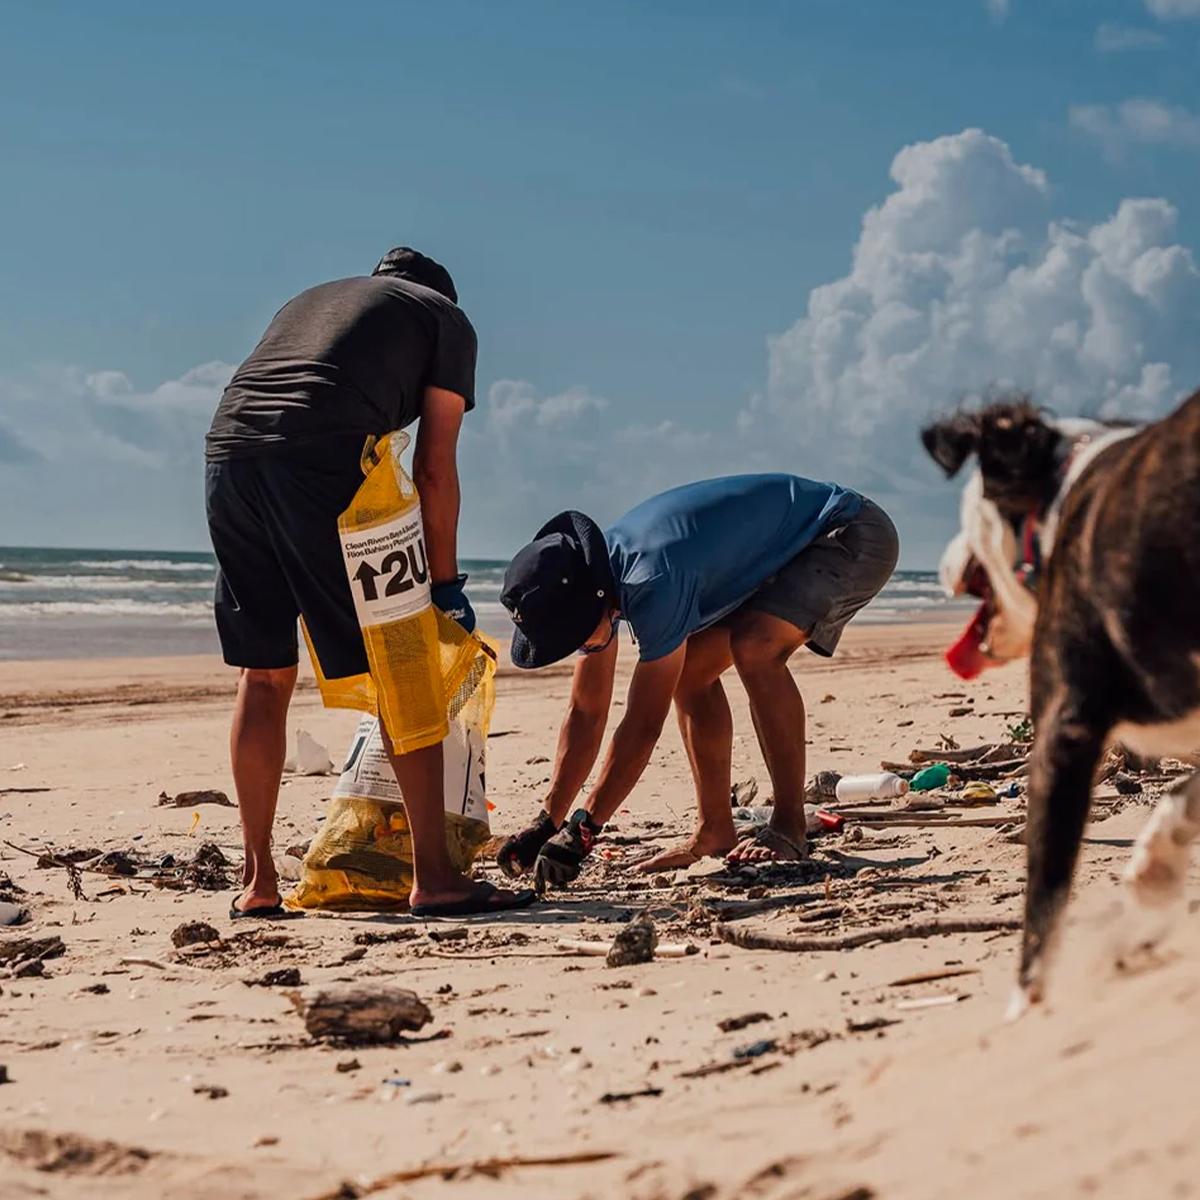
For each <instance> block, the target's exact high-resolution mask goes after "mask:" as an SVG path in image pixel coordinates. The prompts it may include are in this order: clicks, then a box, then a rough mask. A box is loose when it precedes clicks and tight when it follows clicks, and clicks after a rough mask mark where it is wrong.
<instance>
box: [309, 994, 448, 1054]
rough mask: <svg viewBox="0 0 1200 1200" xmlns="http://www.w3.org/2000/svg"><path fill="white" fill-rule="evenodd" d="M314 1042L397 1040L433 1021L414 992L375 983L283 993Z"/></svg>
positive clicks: (362, 1042)
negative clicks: (298, 1014) (301, 1019)
mask: <svg viewBox="0 0 1200 1200" xmlns="http://www.w3.org/2000/svg"><path fill="white" fill-rule="evenodd" d="M287 995H288V999H290V1000H291V1002H292V1003H293V1004H294V1005H295V1006H296V1009H297V1011H298V1012H299V1013H300V1015H301V1016H302V1017H303V1018H304V1028H305V1029H306V1030H307V1031H308V1034H309V1036H310V1037H313V1038H316V1039H317V1040H318V1041H331V1042H339V1043H344V1044H347V1045H364V1044H369V1043H373V1042H374V1043H385V1042H395V1041H398V1040H399V1038H400V1036H401V1035H402V1034H404V1033H415V1032H416V1031H417V1030H419V1029H422V1028H424V1026H426V1025H427V1024H429V1022H430V1021H432V1020H433V1014H432V1013H431V1012H430V1011H429V1009H428V1007H427V1006H426V1005H425V1004H424V1003H423V1002H422V1000H421V999H420V997H419V996H417V994H416V993H415V992H410V991H408V990H407V989H406V988H397V987H382V986H379V985H376V984H362V983H351V984H328V985H326V986H324V987H311V988H307V989H305V990H304V991H298V992H289V993H287Z"/></svg>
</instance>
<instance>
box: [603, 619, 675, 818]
mask: <svg viewBox="0 0 1200 1200" xmlns="http://www.w3.org/2000/svg"><path fill="white" fill-rule="evenodd" d="M686 655H687V643H686V642H685V643H684V644H683V645H682V646H680V647H679V648H678V649H677V650H673V651H672V652H671V653H670V654H668V655H666V656H665V657H663V658H656V659H654V661H653V662H640V663H638V665H637V666H636V667H635V668H634V670H633V679H632V680H631V681H630V684H629V698H628V700H627V701H626V705H625V716H624V717H623V718H622V719H621V723H620V724H619V725H618V726H617V728H616V730H615V732H614V733H613V738H612V744H611V745H610V746H609V748H608V757H607V758H606V759H605V760H604V767H603V769H602V770H601V772H600V779H599V781H598V782H597V784H596V787H595V790H594V791H593V792H592V794H591V797H590V798H589V800H588V813H589V815H590V816H591V819H592V823H593V824H594V825H603V824H605V822H607V821H608V820H610V819H611V818H612V815H613V813H615V812H616V811H617V809H618V808H620V807H621V805H622V804H624V803H625V800H626V798H627V797H628V795H629V793H630V792H632V791H633V789H634V787H635V786H636V785H637V781H638V780H639V779H641V777H642V772H643V771H645V769H646V765H647V764H648V763H649V761H650V756H651V755H652V754H653V753H654V747H655V746H656V745H657V744H658V739H659V737H660V736H661V735H662V729H663V724H664V723H665V722H666V719H667V714H668V713H669V712H670V711H671V701H672V700H673V699H674V698H675V688H676V686H677V685H678V683H679V676H680V675H681V674H682V672H683V660H684V658H685V657H686Z"/></svg>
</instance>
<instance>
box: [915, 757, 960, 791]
mask: <svg viewBox="0 0 1200 1200" xmlns="http://www.w3.org/2000/svg"><path fill="white" fill-rule="evenodd" d="M949 782H950V768H949V767H948V766H947V765H946V764H945V763H936V764H935V765H934V766H932V767H925V768H924V769H923V770H920V771H918V772H917V773H916V774H915V775H914V776H913V777H912V783H911V784H910V785H909V786H910V787H911V788H912V790H913V791H914V792H932V791H935V790H936V789H937V788H944V787H945V786H946V785H947V784H948V783H949Z"/></svg>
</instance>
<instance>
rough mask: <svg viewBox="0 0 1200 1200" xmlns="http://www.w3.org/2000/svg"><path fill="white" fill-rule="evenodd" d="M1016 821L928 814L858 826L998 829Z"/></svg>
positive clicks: (1013, 818)
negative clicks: (957, 817) (953, 817)
mask: <svg viewBox="0 0 1200 1200" xmlns="http://www.w3.org/2000/svg"><path fill="white" fill-rule="evenodd" d="M1016 819H1017V818H1015V817H1013V816H1012V815H1011V814H1010V815H1009V816H1007V817H961V818H959V819H958V820H954V819H952V818H950V819H948V818H946V817H935V816H933V815H932V814H930V815H928V816H925V817H901V818H898V819H895V818H893V819H889V820H886V821H880V820H878V819H874V818H873V819H871V820H869V821H863V820H860V821H859V822H858V824H859V825H861V826H862V827H863V828H864V829H998V828H999V827H1000V826H1001V825H1011V824H1012V823H1013V821H1014V820H1016Z"/></svg>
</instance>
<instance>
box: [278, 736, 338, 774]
mask: <svg viewBox="0 0 1200 1200" xmlns="http://www.w3.org/2000/svg"><path fill="white" fill-rule="evenodd" d="M283 769H284V770H285V771H288V772H290V773H291V774H293V775H332V774H333V772H334V767H333V760H332V759H331V758H330V757H329V750H328V748H327V747H325V746H322V745H321V743H320V742H318V741H317V740H316V738H314V737H313V736H312V734H310V733H309V732H308V731H307V730H305V729H298V730H297V731H296V749H295V750H294V751H293V752H292V753H291V754H289V755H288V757H287V761H286V762H285V763H284V764H283Z"/></svg>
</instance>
